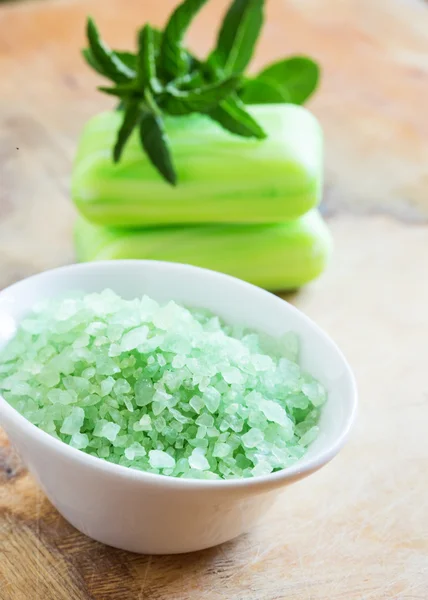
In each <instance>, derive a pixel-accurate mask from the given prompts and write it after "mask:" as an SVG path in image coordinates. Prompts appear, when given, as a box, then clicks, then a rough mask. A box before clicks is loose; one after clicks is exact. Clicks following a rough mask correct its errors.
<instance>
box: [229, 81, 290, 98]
mask: <svg viewBox="0 0 428 600" xmlns="http://www.w3.org/2000/svg"><path fill="white" fill-rule="evenodd" d="M239 96H240V98H241V100H242V101H243V102H244V103H245V104H284V103H287V102H290V96H289V94H288V91H287V90H286V89H285V88H284V86H281V84H280V83H279V82H277V81H274V80H273V79H264V78H263V77H256V78H255V79H249V80H248V81H246V82H245V84H244V86H243V88H242V90H241V91H240V92H239Z"/></svg>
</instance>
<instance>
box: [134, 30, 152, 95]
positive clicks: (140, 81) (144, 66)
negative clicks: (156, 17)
mask: <svg viewBox="0 0 428 600" xmlns="http://www.w3.org/2000/svg"><path fill="white" fill-rule="evenodd" d="M155 61H156V57H155V43H154V36H153V30H152V28H151V27H150V25H149V24H147V25H145V26H144V27H143V28H142V29H140V31H139V33H138V57H137V85H138V86H140V87H141V88H143V89H144V88H149V89H151V88H152V87H153V83H154V81H155V78H156V62H155Z"/></svg>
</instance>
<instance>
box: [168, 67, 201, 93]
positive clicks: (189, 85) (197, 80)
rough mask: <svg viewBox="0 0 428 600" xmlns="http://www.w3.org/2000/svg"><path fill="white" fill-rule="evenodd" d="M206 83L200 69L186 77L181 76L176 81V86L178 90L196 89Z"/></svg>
mask: <svg viewBox="0 0 428 600" xmlns="http://www.w3.org/2000/svg"><path fill="white" fill-rule="evenodd" d="M204 85H206V82H205V81H204V77H203V75H202V73H201V72H200V71H193V73H189V74H188V75H184V77H180V78H179V79H176V80H175V81H174V86H175V87H176V88H177V89H178V90H194V89H195V88H200V87H202V86H204Z"/></svg>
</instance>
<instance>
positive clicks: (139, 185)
mask: <svg viewBox="0 0 428 600" xmlns="http://www.w3.org/2000/svg"><path fill="white" fill-rule="evenodd" d="M248 110H249V111H250V112H251V113H252V114H253V115H254V117H255V118H256V119H257V120H258V121H259V123H260V124H261V125H262V126H263V128H264V129H265V130H266V132H267V133H268V138H267V139H266V140H255V139H248V138H242V137H239V136H235V135H233V134H231V133H229V132H227V131H225V130H223V129H222V128H221V127H220V126H219V125H218V124H217V123H215V122H213V121H211V120H210V119H209V118H208V117H206V116H205V115H200V114H194V115H190V116H188V117H168V116H167V117H166V118H165V123H166V129H167V133H168V137H169V139H170V144H171V150H172V155H173V159H174V163H175V166H176V170H177V173H178V179H179V181H178V184H177V186H175V187H173V186H171V185H169V184H167V183H166V182H165V181H164V180H163V179H162V177H161V176H160V175H159V173H158V172H157V170H156V169H155V168H154V167H153V165H152V164H151V163H150V162H149V160H148V158H147V156H146V155H145V154H144V153H143V151H142V150H141V147H140V141H139V139H138V135H137V133H136V132H135V133H134V134H133V135H132V136H131V139H130V140H129V142H128V144H127V146H126V148H125V151H124V154H123V156H122V158H121V160H120V162H119V163H118V164H114V163H113V161H112V148H113V146H114V142H115V138H116V134H117V130H118V127H119V126H120V123H121V118H122V116H121V113H120V112H106V113H101V114H99V115H97V116H96V117H94V118H93V119H91V120H90V121H89V122H88V123H87V124H86V127H85V128H84V131H83V134H82V136H81V139H80V144H79V148H78V152H77V156H76V160H75V164H74V169H73V177H72V197H73V200H74V202H75V204H76V206H77V208H78V209H79V211H80V212H81V214H83V215H84V216H85V217H86V218H87V219H88V220H90V221H92V222H94V223H98V224H101V225H110V226H115V227H116V226H134V227H135V226H141V225H150V224H170V223H202V222H205V223H209V222H249V223H272V222H280V221H286V220H289V219H295V218H297V217H299V216H301V215H303V214H304V213H306V212H307V211H308V210H310V209H312V208H314V207H315V206H316V205H317V204H318V203H319V200H320V194H321V186H322V132H321V129H320V126H319V124H318V121H317V120H316V119H315V117H314V116H313V115H312V114H311V113H310V112H308V111H307V110H306V109H305V108H302V107H301V106H295V105H291V104H290V105H287V104H283V105H271V104H270V105H268V104H265V105H260V106H249V107H248Z"/></svg>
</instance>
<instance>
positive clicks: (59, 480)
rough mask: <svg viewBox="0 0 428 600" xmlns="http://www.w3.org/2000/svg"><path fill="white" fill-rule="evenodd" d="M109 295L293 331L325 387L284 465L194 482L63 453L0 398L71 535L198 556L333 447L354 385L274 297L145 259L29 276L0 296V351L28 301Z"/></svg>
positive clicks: (328, 350) (307, 324)
mask: <svg viewBox="0 0 428 600" xmlns="http://www.w3.org/2000/svg"><path fill="white" fill-rule="evenodd" d="M107 287H108V288H111V289H113V290H114V291H115V292H117V293H118V294H120V295H121V296H123V297H125V298H135V297H137V296H141V295H142V294H148V295H149V296H151V297H153V298H155V299H156V300H159V301H167V300H170V299H174V300H176V301H178V302H181V303H183V304H185V305H187V306H193V307H205V308H207V309H210V310H212V311H213V312H214V313H216V314H218V315H220V316H221V317H223V318H224V319H225V320H226V321H227V322H233V323H241V324H244V325H246V326H248V327H250V328H254V329H256V330H259V331H263V332H266V333H267V334H270V335H272V336H279V335H281V334H282V333H284V332H286V331H289V330H293V331H295V332H296V333H297V334H298V335H299V336H300V339H301V344H302V352H301V362H302V365H303V367H304V368H305V369H307V370H308V371H309V372H310V373H311V374H312V375H314V376H315V377H317V378H318V379H319V380H320V381H321V382H322V383H323V384H324V385H325V386H326V388H327V390H328V394H329V395H328V402H327V403H326V405H325V406H324V408H323V412H322V417H321V421H320V435H319V437H318V439H317V440H316V441H315V442H314V443H313V444H312V445H311V446H310V448H309V450H308V452H307V454H306V455H305V456H304V458H303V459H301V460H300V461H299V462H298V463H296V464H295V465H294V466H292V467H290V468H288V469H285V470H283V471H279V472H276V473H273V474H271V475H267V476H263V477H255V478H252V479H241V480H228V481H198V480H191V479H187V480H186V479H177V478H174V477H166V476H162V475H154V474H150V473H143V472H141V471H137V470H132V469H128V468H126V467H122V466H118V465H114V464H111V463H109V462H107V461H104V460H102V459H99V458H95V457H93V456H89V455H87V454H85V453H84V452H81V451H79V450H76V449H74V448H71V447H70V446H68V445H67V444H64V443H62V442H60V441H58V440H56V439H54V438H53V437H51V436H49V435H48V434H47V433H45V432H43V431H42V430H40V429H38V428H37V427H35V426H34V425H32V424H31V423H30V422H29V421H27V420H26V419H25V418H24V417H22V416H21V415H20V414H19V413H18V412H17V411H16V410H15V409H13V408H12V407H11V406H10V405H9V404H8V403H7V402H6V401H5V400H4V398H2V397H1V396H0V424H1V425H2V426H3V427H4V428H5V430H6V432H7V434H8V435H9V437H10V439H11V441H12V442H13V444H14V445H15V447H16V448H17V450H18V452H19V453H20V455H21V456H22V458H23V460H24V462H25V463H26V465H27V466H28V468H29V470H30V471H31V473H32V474H33V475H34V477H35V478H36V479H37V481H38V482H39V484H40V486H41V487H42V488H43V490H44V491H45V493H46V495H47V496H48V498H49V499H50V501H51V502H52V504H53V505H54V506H55V507H56V508H57V509H58V511H59V512H60V513H61V514H62V515H63V516H64V517H65V518H66V519H67V520H68V521H69V522H70V523H71V524H72V525H74V527H76V528H77V529H78V530H79V531H81V532H83V533H85V534H86V535H88V536H90V537H91V538H94V539H96V540H98V541H100V542H103V543H105V544H109V545H110V546H116V547H118V548H123V549H125V550H131V551H133V552H140V553H150V554H170V553H179V552H190V551H193V550H201V549H203V548H208V547H210V546H214V545H216V544H220V543H222V542H225V541H226V540H230V539H232V538H234V537H235V536H238V535H239V534H241V533H243V532H244V531H247V530H248V529H249V528H250V527H251V526H252V525H253V524H254V523H255V522H256V521H257V520H258V519H259V517H260V516H262V515H263V513H264V512H265V511H266V509H267V508H268V507H269V505H270V504H271V503H272V501H273V499H274V496H275V494H276V493H277V492H278V491H279V490H280V489H281V488H283V487H284V486H286V485H289V484H291V483H294V482H295V481H298V480H299V479H302V478H303V477H307V476H308V475H310V474H311V473H313V472H314V471H316V470H317V469H319V468H321V467H322V466H323V465H325V464H326V463H327V462H328V461H330V460H331V459H332V458H333V457H334V456H335V455H336V454H337V453H338V452H339V450H340V449H341V447H342V446H343V444H344V442H345V440H346V438H347V436H348V433H349V430H350V427H351V424H352V421H353V419H354V415H355V410H356V387H355V383H354V378H353V375H352V372H351V370H350V368H349V366H348V364H347V362H346V360H345V358H344V357H343V356H342V354H341V352H340V351H339V350H338V348H337V347H336V346H335V344H334V343H333V342H332V341H331V340H330V339H329V337H328V336H327V335H326V334H325V333H323V332H322V331H321V330H320V329H319V328H318V327H317V326H316V325H315V324H314V323H312V322H311V321H310V320H309V319H308V318H307V317H305V316H304V315H303V314H301V313H300V312H299V311H298V310H296V309H295V308H294V307H293V306H291V305H289V304H288V303H287V302H285V301H284V300H281V299H280V298H277V297H276V296H274V295H272V294H270V293H268V292H265V291H263V290H261V289H259V288H257V287H255V286H252V285H250V284H248V283H244V282H243V281H240V280H238V279H234V278H232V277H229V276H227V275H222V274H220V273H215V272H213V271H208V270H204V269H199V268H196V267H191V266H188V265H180V264H173V263H162V262H155V261H109V262H95V263H88V264H81V265H71V266H68V267H62V268H59V269H54V270H52V271H47V272H45V273H41V274H40V275H35V276H33V277H30V278H28V279H25V280H23V281H21V282H19V283H16V284H15V285H12V286H11V287H9V288H7V289H5V290H3V291H2V292H1V293H0V344H3V343H4V342H5V341H6V340H7V339H8V338H9V337H10V336H11V335H12V334H13V331H14V327H15V326H16V322H18V321H19V320H20V319H21V317H22V316H23V315H24V314H25V313H27V312H28V311H29V310H30V309H31V307H32V306H33V305H34V303H35V302H37V301H39V300H41V299H43V298H46V297H53V296H57V295H60V294H62V293H64V292H67V291H72V290H83V291H85V292H94V291H101V290H103V289H105V288H107Z"/></svg>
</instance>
